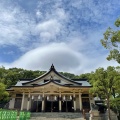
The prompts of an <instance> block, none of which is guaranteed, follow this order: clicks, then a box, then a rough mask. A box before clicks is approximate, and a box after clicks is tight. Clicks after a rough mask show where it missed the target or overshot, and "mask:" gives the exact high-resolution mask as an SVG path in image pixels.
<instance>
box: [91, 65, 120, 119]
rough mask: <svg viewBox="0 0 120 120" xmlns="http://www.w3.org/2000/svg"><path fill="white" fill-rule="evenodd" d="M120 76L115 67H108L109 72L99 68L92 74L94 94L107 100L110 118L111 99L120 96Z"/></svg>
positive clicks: (92, 90)
mask: <svg viewBox="0 0 120 120" xmlns="http://www.w3.org/2000/svg"><path fill="white" fill-rule="evenodd" d="M119 79H120V74H119V72H118V71H117V70H116V68H115V67H108V68H107V70H105V69H104V68H98V69H97V70H96V71H95V72H94V73H92V77H91V80H90V82H91V84H92V85H93V88H91V91H90V92H92V93H94V94H96V95H98V96H99V97H101V98H104V99H106V103H107V108H108V116H109V120H111V118H110V98H111V97H113V96H114V97H116V95H118V94H119V92H118V91H119V85H120V80H119Z"/></svg>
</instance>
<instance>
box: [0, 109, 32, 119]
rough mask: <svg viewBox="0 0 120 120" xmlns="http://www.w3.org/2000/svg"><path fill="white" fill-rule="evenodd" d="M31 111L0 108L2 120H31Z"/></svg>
mask: <svg viewBox="0 0 120 120" xmlns="http://www.w3.org/2000/svg"><path fill="white" fill-rule="evenodd" d="M30 115H31V113H30V112H24V111H20V112H18V111H16V110H5V109H0V120H29V119H30Z"/></svg>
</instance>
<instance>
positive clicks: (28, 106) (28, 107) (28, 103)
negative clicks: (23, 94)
mask: <svg viewBox="0 0 120 120" xmlns="http://www.w3.org/2000/svg"><path fill="white" fill-rule="evenodd" d="M29 109H30V93H29V95H28V102H27V111H29Z"/></svg>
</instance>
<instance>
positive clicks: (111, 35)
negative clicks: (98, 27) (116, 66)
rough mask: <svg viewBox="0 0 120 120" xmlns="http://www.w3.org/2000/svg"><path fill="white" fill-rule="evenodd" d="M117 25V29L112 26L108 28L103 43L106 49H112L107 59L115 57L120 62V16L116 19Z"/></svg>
mask: <svg viewBox="0 0 120 120" xmlns="http://www.w3.org/2000/svg"><path fill="white" fill-rule="evenodd" d="M115 27H116V28H115V30H113V29H112V28H110V27H109V28H108V29H107V30H106V32H105V33H104V34H103V35H104V38H103V39H102V40H101V43H102V45H103V46H104V47H105V48H106V49H109V50H110V53H109V55H108V57H107V60H112V59H114V60H116V61H117V62H118V63H120V29H119V27H120V18H119V19H117V20H116V22H115Z"/></svg>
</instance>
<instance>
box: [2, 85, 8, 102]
mask: <svg viewBox="0 0 120 120" xmlns="http://www.w3.org/2000/svg"><path fill="white" fill-rule="evenodd" d="M8 97H9V93H8V92H7V91H6V86H5V85H4V84H3V83H0V101H7V100H8Z"/></svg>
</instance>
